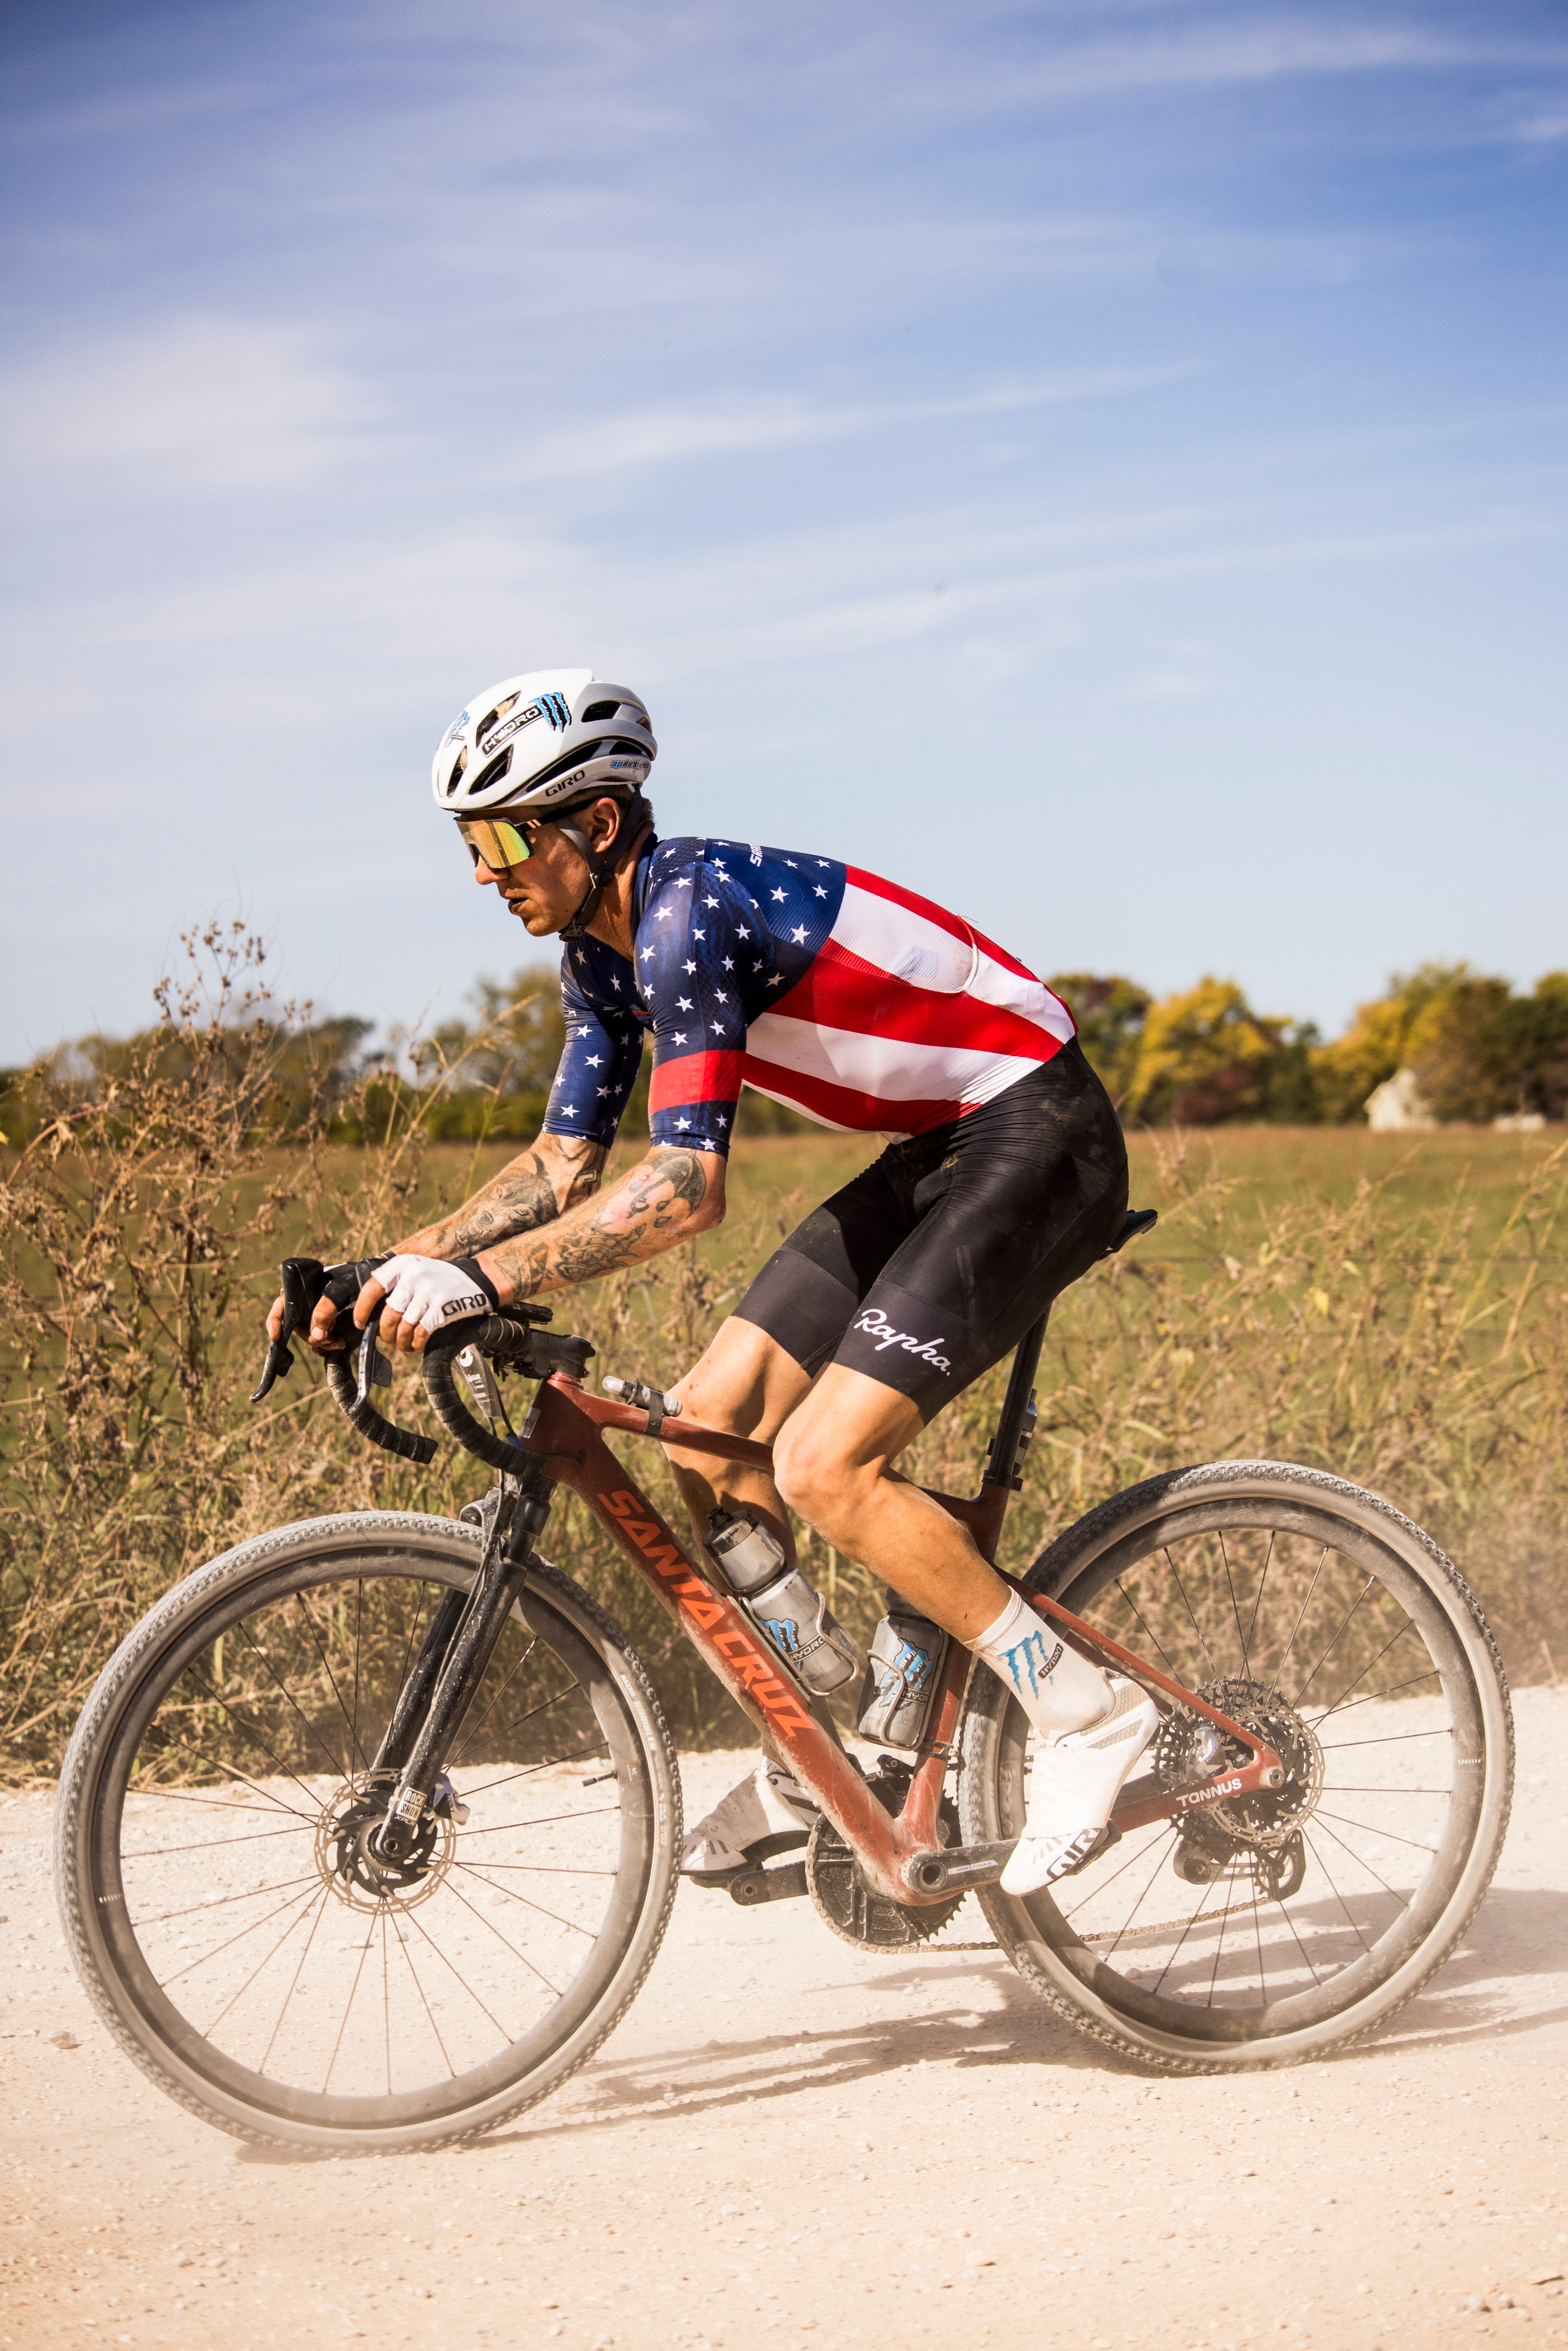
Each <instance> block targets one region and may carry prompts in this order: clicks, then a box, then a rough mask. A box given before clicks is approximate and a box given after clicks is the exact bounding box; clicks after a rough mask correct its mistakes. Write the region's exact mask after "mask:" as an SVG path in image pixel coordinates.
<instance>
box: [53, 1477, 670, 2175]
mask: <svg viewBox="0 0 1568 2351" xmlns="http://www.w3.org/2000/svg"><path fill="white" fill-rule="evenodd" d="M479 1555H480V1538H479V1534H478V1531H477V1530H476V1529H473V1528H470V1527H467V1526H465V1525H461V1524H458V1523H456V1522H455V1521H453V1520H445V1519H435V1518H426V1517H423V1516H419V1515H415V1514H413V1513H406V1514H405V1513H392V1512H381V1511H364V1512H356V1513H354V1514H352V1515H350V1516H344V1517H341V1518H330V1519H320V1520H310V1521H307V1522H305V1523H303V1524H301V1525H298V1526H293V1527H285V1528H281V1529H279V1530H277V1531H276V1532H274V1533H271V1534H267V1535H262V1536H259V1537H258V1538H256V1541H252V1542H248V1543H245V1544H242V1545H241V1546H240V1547H239V1548H238V1549H237V1550H235V1551H233V1552H228V1553H226V1554H225V1556H224V1557H222V1558H221V1559H217V1560H214V1561H213V1562H211V1563H210V1564H209V1565H208V1566H206V1567H204V1568H203V1569H200V1570H199V1571H198V1572H197V1573H195V1574H194V1575H193V1576H191V1577H189V1578H188V1579H187V1580H186V1581H185V1582H184V1583H181V1584H179V1585H177V1586H176V1587H175V1589H174V1590H173V1591H172V1592H171V1593H169V1594H168V1595H167V1596H166V1598H164V1599H163V1600H162V1601H161V1602H160V1603H159V1604H158V1605H157V1607H155V1608H154V1609H153V1610H152V1612H151V1613H150V1614H149V1615H148V1616H147V1617H145V1618H144V1619H143V1621H142V1622H141V1625H138V1626H137V1627H136V1629H135V1630H134V1631H133V1632H132V1633H131V1634H130V1635H128V1637H127V1638H126V1640H125V1641H124V1642H123V1643H122V1644H121V1646H120V1649H119V1650H118V1651H117V1652H116V1654H115V1656H113V1657H112V1658H111V1659H110V1663H109V1665H108V1666H107V1667H106V1668H105V1670H104V1672H103V1674H102V1676H101V1677H100V1678H99V1683H98V1686H97V1687H96V1688H95V1690H94V1691H93V1694H92V1696H91V1698H89V1701H88V1705H87V1707H86V1708H85V1709H84V1712H83V1714H82V1718H81V1720H80V1722H79V1723H78V1727H77V1730H76V1734H75V1736H74V1737H73V1739H72V1740H71V1744H70V1748H69V1750H68V1754H67V1757H66V1761H65V1765H64V1768H63V1771H62V1773H61V1780H60V1791H59V1799H58V1805H57V1824H56V1856H57V1888H58V1894H59V1900H60V1907H61V1912H62V1916H63V1918H64V1922H65V1927H66V1933H67V1938H68V1942H69V1945H70V1948H71V1951H72V1956H73V1958H74V1959H75V1962H76V1965H77V1969H78V1973H79V1974H80V1975H81V1977H82V1980H83V1981H84V1983H85V1984H86V1986H87V1989H88V1991H89V1995H90V1996H91V1998H92V2000H93V2001H94V2003H95V2005H96V2007H97V2009H98V2011H99V2014H100V2015H101V2016H102V2018H103V2020H104V2022H105V2023H106V2024H107V2025H108V2026H109V2029H110V2032H112V2033H113V2035H114V2037H115V2039H116V2040H117V2041H118V2042H119V2043H120V2046H121V2048H123V2049H124V2050H125V2051H126V2053H128V2054H129V2055H130V2056H131V2057H132V2058H133V2059H134V2060H135V2062H136V2063H137V2064H139V2065H140V2066H141V2068H142V2070H143V2072H145V2073H147V2074H150V2075H151V2076H152V2079H153V2080H154V2081H155V2082H157V2083H158V2085H159V2086H160V2087H161V2088H162V2089H163V2090H165V2091H167V2092H168V2094H169V2095H171V2096H172V2097H174V2098H176V2099H178V2100H179V2101H180V2102H181V2103H182V2104H183V2105H187V2106H190V2107H192V2108H193V2109H194V2110H195V2111H196V2112H198V2113H200V2114H202V2115H204V2116H206V2118H207V2119H208V2120H209V2121H212V2122H214V2123H216V2124H217V2125H218V2126H220V2128H222V2129H225V2130H228V2131H231V2132H233V2133H235V2135H236V2136H238V2137H252V2138H266V2139H274V2140H280V2141H282V2142H284V2143H286V2144H288V2145H294V2146H299V2145H304V2146H310V2147H320V2148H334V2149H342V2148H349V2147H352V2148H355V2149H358V2150H361V2151H370V2150H373V2149H378V2148H380V2149H391V2148H394V2147H421V2146H423V2147H432V2146H438V2145H441V2144H443V2143H444V2142H448V2141H451V2140H454V2139H459V2138H464V2137H471V2136H473V2135H476V2134H477V2133H479V2132H482V2131H485V2130H488V2129H491V2128H493V2127H494V2126H495V2125H496V2124H497V2123H498V2122H500V2121H502V2120H504V2119H505V2118H506V2117H507V2116H510V2115H515V2114H517V2113H518V2112H519V2111H520V2110H521V2109H522V2108H523V2107H525V2106H528V2105H532V2104H533V2103H534V2102H535V2100H537V2099H538V2098H540V2097H543V2096H545V2095H547V2094H548V2093H549V2091H551V2090H553V2089H555V2088H557V2087H558V2086H559V2084H560V2083H561V2082H562V2081H564V2080H565V2078H566V2077H567V2075H568V2074H570V2073H571V2072H573V2071H574V2070H575V2068H576V2067H577V2066H579V2065H580V2064H582V2063H583V2062H584V2061H585V2059H587V2058H588V2057H589V2056H590V2055H591V2053H592V2052H593V2051H594V2049H595V2048H597V2046H598V2045H599V2043H601V2041H602V2040H603V2038H604V2036H605V2034H606V2033H608V2032H610V2031H611V2029H612V2026H613V2025H614V2023H615V2022H616V2021H617V2019H618V2018H619V2017H620V2016H621V2014H622V2011H624V2009H625V2008H626V2006H627V2004H628V2002H629V2001H631V2000H632V1997H633V1995H634V1994H635V1992H636V1991H637V1989H638V1987H639V1986H640V1984H641V1983H642V1981H643V1977H644V1976H645V1975H646V1973H647V1971H648V1969H649V1967H650V1966H651V1965H652V1963H653V1958H654V1955H655V1953H656V1952H657V1950H658V1948H659V1944H660V1942H661V1940H662V1938H663V1936H664V1928H665V1925H666V1923H667V1921H668V1918H669V1914H670V1907H671V1904H672V1902H673V1900H674V1886H675V1871H674V1862H675V1855H676V1853H677V1852H678V1850H679V1845H680V1834H681V1804H680V1783H679V1777H678V1772H677V1769H676V1764H675V1757H674V1747H673V1744H672V1742H671V1740H670V1735H669V1731H668V1729H667V1727H666V1725H665V1723H664V1716H663V1714H662V1712H661V1710H660V1708H659V1703H658V1700H657V1698H655V1696H654V1694H653V1687H652V1685H651V1684H650V1682H649V1680H648V1677H647V1675H646V1673H645V1671H644V1669H643V1666H642V1664H641V1661H640V1660H639V1659H638V1657H637V1656H636V1654H635V1652H634V1651H633V1650H632V1648H631V1647H630V1646H629V1645H628V1643H627V1641H626V1638H625V1635H623V1634H622V1632H621V1630H620V1628H619V1627H618V1626H617V1625H615V1624H614V1623H613V1622H612V1619H611V1618H610V1617H609V1616H607V1615H606V1614H604V1612H603V1611H602V1610H601V1608H599V1607H598V1605H597V1604H595V1602H594V1601H592V1600H591V1598H590V1597H589V1595H588V1594H587V1593H585V1592H583V1591H581V1590H580V1588H579V1586H578V1585H576V1584H575V1583H572V1582H571V1581H570V1578H569V1577H567V1576H565V1575H563V1574H561V1573H559V1572H558V1571H557V1570H556V1569H554V1568H552V1567H549V1566H547V1565H546V1564H545V1563H544V1562H542V1561H536V1562H534V1564H533V1566H532V1567H531V1568H530V1570H529V1575H528V1589H527V1591H526V1592H525V1593H524V1594H523V1596H522V1599H521V1602H520V1604H519V1605H518V1606H517V1608H516V1609H514V1611H513V1613H512V1615H511V1617H510V1618H509V1619H508V1621H507V1625H506V1627H505V1629H504V1631H503V1634H502V1636H501V1639H500V1642H499V1644H498V1645H497V1649H496V1652H495V1655H494V1656H493V1657H492V1659H491V1661H490V1664H489V1667H487V1669H486V1676H485V1678H484V1680H483V1682H482V1683H481V1685H480V1687H479V1689H478V1692H477V1695H476V1698H475V1700H474V1703H473V1705H472V1707H471V1708H470V1711H469V1714H468V1717H467V1720H466V1722H465V1726H464V1729H463V1730H462V1731H461V1733H460V1735H459V1738H458V1741H457V1744H456V1748H455V1752H454V1753H453V1755H452V1756H451V1757H450V1758H449V1760H448V1765H447V1772H446V1782H445V1784H444V1787H443V1789H442V1791H441V1792H440V1793H439V1794H438V1800H437V1802H436V1805H435V1807H434V1810H433V1811H432V1812H431V1813H427V1815H426V1816H425V1818H424V1820H423V1822H422V1823H421V1830H420V1835H419V1838H418V1840H417V1842H416V1844H415V1848H414V1851H413V1854H412V1855H410V1857H409V1859H408V1861H407V1863H406V1864H404V1865H402V1866H401V1867H399V1868H398V1869H396V1870H395V1871H389V1870H388V1868H387V1867H386V1865H384V1864H380V1865H378V1864H377V1862H376V1861H375V1858H374V1856H373V1855H372V1854H371V1852H370V1850H369V1847H368V1845H367V1842H366V1836H367V1831H368V1827H369V1825H370V1823H372V1822H373V1820H374V1819H375V1818H376V1817H377V1816H378V1814H379V1812H380V1811H381V1810H382V1808H384V1803H385V1796H384V1793H382V1796H381V1801H380V1803H379V1804H378V1802H377V1801H376V1789H375V1786H374V1784H373V1783H372V1782H371V1778H370V1770H371V1760H372V1759H373V1757H374V1755H375V1752H376V1747H377V1742H378V1740H380V1738H381V1735H382V1729H383V1728H384V1726H385V1723H386V1721H387V1719H388V1717H389V1715H390V1712H391V1709H392V1704H393V1702H394V1700H395V1698H396V1696H397V1693H398V1691H399V1689H400V1688H401V1687H402V1683H403V1681H404V1679H405V1677H406V1676H407V1674H408V1671H409V1667H410V1665H411V1663H412V1661H413V1658H414V1656H416V1655H417V1653H418V1649H419V1645H420V1642H421V1640H422V1638H423V1633H424V1630H425V1628H426V1627H427V1625H429V1623H430V1620H431V1617H432V1615H433V1614H434V1610H435V1608H436V1607H437V1606H438V1605H439V1604H440V1602H441V1600H442V1599H443V1597H444V1595H445V1594H446V1593H449V1592H453V1591H458V1592H461V1591H465V1590H466V1588H467V1587H468V1585H469V1584H470V1583H472V1581H473V1578H474V1575H475V1573H476V1570H477V1567H478V1563H479Z"/></svg>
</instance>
